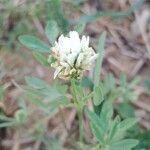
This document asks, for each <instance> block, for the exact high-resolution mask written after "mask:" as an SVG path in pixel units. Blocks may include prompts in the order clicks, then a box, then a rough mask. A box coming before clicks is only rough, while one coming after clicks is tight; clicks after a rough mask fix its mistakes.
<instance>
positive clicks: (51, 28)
mask: <svg viewBox="0 0 150 150" xmlns="http://www.w3.org/2000/svg"><path fill="white" fill-rule="evenodd" d="M45 34H46V36H47V38H48V40H49V42H50V43H51V44H53V43H54V42H55V40H56V38H57V36H58V34H59V29H58V25H57V23H56V21H54V20H51V21H48V22H47V25H46V28H45Z"/></svg>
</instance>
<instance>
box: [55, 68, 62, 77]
mask: <svg viewBox="0 0 150 150" xmlns="http://www.w3.org/2000/svg"><path fill="white" fill-rule="evenodd" d="M62 68H63V67H62V66H60V67H57V69H56V70H55V72H54V79H55V78H56V77H57V75H58V74H59V72H60V71H61V70H62Z"/></svg>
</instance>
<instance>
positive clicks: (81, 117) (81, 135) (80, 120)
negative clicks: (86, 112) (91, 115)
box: [78, 110, 83, 143]
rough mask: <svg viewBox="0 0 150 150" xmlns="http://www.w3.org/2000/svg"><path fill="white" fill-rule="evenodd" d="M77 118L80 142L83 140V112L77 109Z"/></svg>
mask: <svg viewBox="0 0 150 150" xmlns="http://www.w3.org/2000/svg"><path fill="white" fill-rule="evenodd" d="M78 118H79V136H80V142H81V143H82V142H83V113H82V110H79V111H78Z"/></svg>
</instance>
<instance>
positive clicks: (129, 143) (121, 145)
mask: <svg viewBox="0 0 150 150" xmlns="http://www.w3.org/2000/svg"><path fill="white" fill-rule="evenodd" d="M137 144H138V140H134V139H125V140H121V141H119V142H116V143H114V144H111V145H110V150H131V149H132V148H133V147H135V146H136V145H137Z"/></svg>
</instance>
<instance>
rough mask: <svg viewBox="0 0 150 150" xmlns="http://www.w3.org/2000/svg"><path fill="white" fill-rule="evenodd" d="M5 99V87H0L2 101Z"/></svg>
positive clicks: (0, 99)
mask: <svg viewBox="0 0 150 150" xmlns="http://www.w3.org/2000/svg"><path fill="white" fill-rule="evenodd" d="M3 97H4V89H3V86H1V85H0V101H2V100H3Z"/></svg>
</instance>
